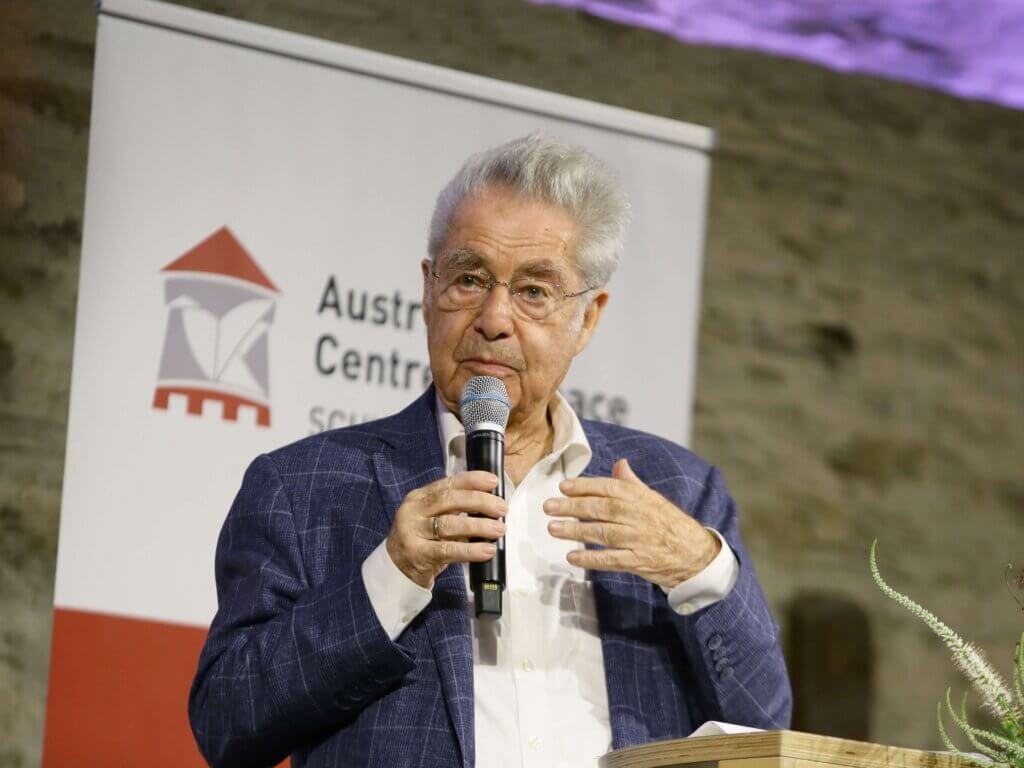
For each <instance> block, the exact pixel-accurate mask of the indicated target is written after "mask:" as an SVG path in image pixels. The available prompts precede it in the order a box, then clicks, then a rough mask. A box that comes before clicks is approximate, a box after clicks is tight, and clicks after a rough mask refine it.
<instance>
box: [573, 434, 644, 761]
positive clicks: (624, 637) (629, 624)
mask: <svg viewBox="0 0 1024 768" xmlns="http://www.w3.org/2000/svg"><path fill="white" fill-rule="evenodd" d="M583 430H584V432H585V433H586V435H587V441H588V442H589V443H590V450H591V451H592V452H593V456H592V457H591V460H590V463H589V464H588V465H587V468H586V469H585V470H583V473H582V476H583V477H610V476H611V474H612V465H613V464H614V463H615V461H616V460H617V459H618V458H620V457H617V456H613V455H612V454H611V451H610V450H609V449H608V446H607V442H606V441H605V438H604V435H603V434H602V433H601V431H600V427H599V426H598V425H597V424H595V423H594V422H583ZM586 546H587V549H601V548H602V547H600V546H599V545H594V544H587V545H586ZM590 578H591V580H592V582H593V584H594V598H595V602H596V605H597V622H598V626H599V627H600V630H601V649H602V651H603V653H604V673H605V683H606V685H607V688H608V709H609V714H610V717H611V727H612V748H613V749H619V748H620V747H628V746H632V745H634V744H643V743H645V742H647V741H650V731H649V729H648V727H647V723H646V721H645V720H644V716H643V711H644V706H643V704H644V702H643V701H642V700H641V691H645V690H649V685H648V682H647V680H637V679H636V675H637V674H646V673H647V671H648V670H647V669H646V668H645V666H644V665H642V664H637V654H638V651H639V648H638V645H637V638H638V636H639V635H641V634H643V633H644V632H646V631H647V628H649V627H650V626H651V625H652V623H653V621H654V605H653V602H652V599H651V584H649V583H648V582H646V581H644V580H643V579H641V578H640V577H639V576H634V575H632V574H629V573H618V572H614V571H590Z"/></svg>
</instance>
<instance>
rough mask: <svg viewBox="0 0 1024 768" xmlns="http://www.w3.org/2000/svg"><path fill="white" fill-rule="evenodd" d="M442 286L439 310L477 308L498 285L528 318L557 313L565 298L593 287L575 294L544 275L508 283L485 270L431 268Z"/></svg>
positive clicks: (517, 310) (586, 290)
mask: <svg viewBox="0 0 1024 768" xmlns="http://www.w3.org/2000/svg"><path fill="white" fill-rule="evenodd" d="M430 275H431V277H433V278H434V279H435V280H436V281H437V284H438V286H439V288H440V291H441V295H440V297H439V298H438V301H437V305H438V307H439V308H440V309H443V310H447V311H453V310H458V309H476V308H478V307H482V306H483V304H484V302H485V301H486V300H487V296H488V294H489V293H490V292H491V289H492V288H494V286H496V285H504V286H505V287H506V288H508V294H509V298H510V299H511V300H512V308H513V309H514V310H515V311H516V312H517V313H518V314H520V315H521V316H522V317H524V318H526V319H528V320H543V319H544V318H546V317H547V316H548V315H550V314H551V313H552V312H554V311H555V310H556V309H558V307H559V306H560V305H561V303H562V302H563V301H565V300H566V299H574V298H576V297H577V296H582V295H583V294H585V293H589V292H590V291H592V290H594V289H593V288H584V289H583V290H582V291H577V292H576V293H566V292H565V289H563V288H562V285H561V284H560V283H558V282H556V281H554V280H549V279H546V278H543V277H531V276H523V277H517V278H516V279H514V280H511V281H509V282H505V281H503V280H495V279H494V277H493V275H490V274H488V273H487V272H484V271H483V270H473V269H463V268H461V267H452V268H447V269H442V270H441V271H440V272H435V271H431V273H430Z"/></svg>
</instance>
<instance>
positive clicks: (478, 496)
mask: <svg viewBox="0 0 1024 768" xmlns="http://www.w3.org/2000/svg"><path fill="white" fill-rule="evenodd" d="M458 512H469V513H471V514H474V515H486V516H487V517H505V515H507V514H508V502H507V501H505V500H504V499H503V498H501V497H500V496H495V495H494V494H493V493H486V492H484V491H471V490H464V489H461V488H447V489H445V490H444V491H441V492H440V493H438V494H435V495H433V496H431V497H430V498H429V499H428V500H427V502H425V503H424V505H423V509H422V513H423V514H424V515H426V516H427V517H435V516H437V515H450V514H454V513H458Z"/></svg>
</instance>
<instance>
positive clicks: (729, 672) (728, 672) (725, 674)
mask: <svg viewBox="0 0 1024 768" xmlns="http://www.w3.org/2000/svg"><path fill="white" fill-rule="evenodd" d="M733 674H735V673H734V672H733V668H732V667H726V668H725V669H723V670H722V671H721V672H720V673H719V674H718V677H719V678H720V679H722V680H728V679H729V678H730V677H732V676H733Z"/></svg>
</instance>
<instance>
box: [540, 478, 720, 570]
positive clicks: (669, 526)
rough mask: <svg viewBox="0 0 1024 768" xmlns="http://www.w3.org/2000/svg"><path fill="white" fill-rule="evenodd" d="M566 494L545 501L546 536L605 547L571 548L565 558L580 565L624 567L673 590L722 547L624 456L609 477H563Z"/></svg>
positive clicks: (618, 568) (602, 567)
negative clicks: (648, 481) (564, 478)
mask: <svg viewBox="0 0 1024 768" xmlns="http://www.w3.org/2000/svg"><path fill="white" fill-rule="evenodd" d="M559 489H560V490H561V491H562V493H564V494H565V496H566V498H551V499H548V500H547V501H545V502H544V512H545V513H547V514H548V515H550V516H552V517H566V518H573V519H570V520H553V521H551V522H550V523H548V530H549V531H550V532H551V535H552V536H554V537H555V538H558V539H570V540H573V541H581V542H585V543H587V544H600V545H603V546H604V547H607V549H597V550H595V549H587V550H583V549H580V550H574V551H572V552H570V553H569V555H568V561H569V562H570V563H571V564H572V565H575V566H579V567H580V568H587V569H590V570H599V571H626V572H629V573H633V574H636V575H637V576H640V577H641V578H643V579H647V580H648V581H650V582H653V583H654V584H658V585H659V586H662V587H664V588H665V589H672V588H673V587H675V586H676V585H677V584H680V583H681V582H683V581H686V580H687V579H689V578H691V577H693V576H696V575H697V574H698V573H700V572H701V571H702V570H703V569H704V568H705V567H706V566H707V565H708V563H710V562H711V561H712V560H713V559H714V558H715V555H717V554H718V552H719V551H720V550H721V548H722V545H721V543H720V542H719V540H718V538H717V537H716V536H715V535H714V534H713V533H712V532H711V531H709V530H708V529H707V528H705V527H704V526H702V525H701V524H700V523H698V522H697V521H696V520H694V519H693V518H692V517H691V516H690V515H688V514H687V513H686V512H684V511H683V510H681V509H680V508H679V507H677V506H676V505H675V504H673V503H672V502H671V501H669V500H668V499H666V498H665V497H664V496H662V495H661V494H660V493H658V492H657V491H655V490H653V489H651V488H650V487H649V486H647V485H645V484H644V482H643V481H642V480H641V479H640V478H639V477H637V476H636V475H635V474H634V473H633V469H632V467H630V466H629V462H628V461H626V459H619V460H618V461H617V462H615V466H613V467H612V476H611V477H578V478H575V479H572V480H564V481H562V483H561V484H560V485H559Z"/></svg>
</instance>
